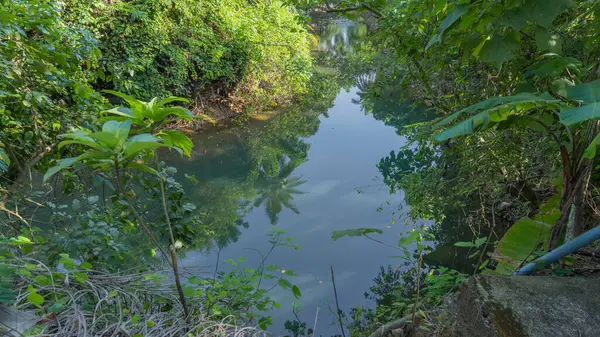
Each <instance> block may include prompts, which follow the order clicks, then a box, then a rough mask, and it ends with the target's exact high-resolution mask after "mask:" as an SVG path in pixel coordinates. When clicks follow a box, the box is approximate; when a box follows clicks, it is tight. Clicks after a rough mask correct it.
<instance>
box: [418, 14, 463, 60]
mask: <svg viewBox="0 0 600 337" xmlns="http://www.w3.org/2000/svg"><path fill="white" fill-rule="evenodd" d="M468 11H469V5H467V4H460V5H457V6H456V7H455V8H454V10H453V11H452V12H450V13H448V15H447V16H446V17H445V18H444V20H442V22H440V26H439V27H438V29H437V31H436V33H435V35H434V36H433V37H432V38H431V40H429V43H427V46H426V47H425V50H427V49H429V47H431V46H433V45H434V44H436V43H440V42H442V37H443V35H444V32H445V31H446V30H447V29H448V28H450V27H452V25H454V23H456V21H458V19H460V18H461V16H463V15H465V13H467V12H468Z"/></svg>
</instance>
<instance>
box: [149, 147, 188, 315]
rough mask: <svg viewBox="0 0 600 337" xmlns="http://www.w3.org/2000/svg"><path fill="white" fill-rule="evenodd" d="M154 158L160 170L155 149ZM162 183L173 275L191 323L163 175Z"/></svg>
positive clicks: (184, 310)
mask: <svg viewBox="0 0 600 337" xmlns="http://www.w3.org/2000/svg"><path fill="white" fill-rule="evenodd" d="M154 160H155V162H156V170H157V171H158V172H160V163H159V162H158V153H157V152H156V151H154ZM158 180H159V183H160V194H161V201H162V208H163V212H164V213H165V221H166V222H167V227H168V228H169V239H170V240H171V244H170V247H169V248H170V251H171V266H172V267H173V274H174V275H173V276H174V277H175V286H176V287H177V293H178V295H179V301H180V302H181V306H182V307H183V312H184V313H185V319H186V322H187V323H188V324H189V323H190V321H189V320H190V318H191V317H190V312H189V309H188V306H187V303H186V301H185V295H184V294H183V288H182V287H181V280H180V279H179V268H178V267H177V254H176V253H175V236H174V235H173V226H172V225H171V219H170V217H169V210H168V209H167V199H166V195H165V194H166V193H165V183H164V179H163V176H162V175H161V176H160V177H159V179H158Z"/></svg>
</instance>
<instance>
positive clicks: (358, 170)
mask: <svg viewBox="0 0 600 337" xmlns="http://www.w3.org/2000/svg"><path fill="white" fill-rule="evenodd" d="M356 97H357V94H356V90H351V91H350V92H345V91H343V90H342V91H341V92H340V94H339V95H338V97H337V99H336V101H335V106H334V107H333V108H332V109H330V111H329V118H325V117H321V125H320V127H319V131H318V132H317V133H316V134H315V135H314V136H312V137H309V138H307V139H306V142H307V143H309V144H311V148H310V150H309V152H308V161H307V162H305V163H303V164H302V165H300V166H298V167H297V168H296V169H295V170H294V172H293V174H292V175H293V176H301V177H302V179H303V180H307V182H306V183H305V184H303V185H301V186H300V187H299V189H300V190H302V191H303V192H305V194H300V195H296V196H295V197H294V203H295V205H296V206H297V208H298V210H299V211H300V214H295V213H294V212H292V211H291V210H289V209H285V208H284V209H283V211H281V213H280V214H279V222H278V224H277V227H279V228H281V229H284V230H286V231H287V233H286V235H289V236H291V237H294V238H296V244H298V245H300V246H301V247H302V248H301V249H300V250H297V251H296V250H294V249H291V248H287V247H281V248H278V249H277V250H276V251H275V252H274V253H273V255H271V257H270V258H269V261H268V262H267V263H268V264H272V265H279V266H281V268H283V269H288V270H293V271H294V272H296V273H298V274H300V276H299V277H293V278H291V279H290V280H291V281H292V283H294V284H297V285H298V286H299V287H300V290H301V291H302V294H303V296H302V297H301V298H300V299H299V300H298V304H299V307H300V313H299V316H300V318H301V319H303V320H305V321H306V322H307V323H308V325H312V322H313V321H314V315H315V310H316V307H317V306H319V307H321V311H320V314H319V316H320V317H319V328H318V329H319V331H318V333H317V334H323V335H324V336H328V335H330V334H335V333H338V328H336V327H335V326H331V327H330V326H329V325H330V323H331V322H332V320H333V316H332V312H330V310H329V308H328V306H329V305H333V302H332V301H333V299H334V298H333V289H332V285H331V275H330V269H329V268H330V265H333V266H334V269H335V273H336V284H337V287H338V293H339V297H340V305H341V306H342V308H343V309H344V310H348V309H350V306H356V305H360V304H365V305H372V304H371V303H368V301H366V300H365V299H364V296H363V293H364V292H365V291H367V290H368V288H369V287H370V286H371V285H372V284H373V282H372V279H373V278H374V277H375V276H376V275H377V273H378V271H379V266H380V265H387V264H392V265H396V264H398V263H399V261H398V260H396V259H393V258H390V257H389V256H391V255H397V254H396V253H397V252H395V251H393V250H392V249H390V248H387V247H384V246H382V245H378V244H376V243H374V242H372V241H369V240H367V239H365V238H343V239H340V240H338V241H332V240H331V233H332V232H333V231H335V230H342V229H351V228H358V227H376V228H380V229H382V230H383V231H384V234H383V235H381V236H379V238H381V239H383V240H385V241H388V242H390V243H392V244H395V243H396V242H397V240H398V238H399V234H400V232H402V231H404V230H405V228H404V225H403V224H402V223H401V222H399V221H397V222H396V224H395V225H392V224H391V223H390V220H391V219H392V218H395V219H398V217H399V215H398V214H395V215H392V212H393V211H394V210H395V206H394V205H398V204H399V203H400V202H401V195H393V196H390V195H389V193H388V188H387V187H386V186H385V185H384V184H383V181H382V178H381V177H380V176H379V171H378V169H377V167H376V164H377V163H378V162H379V160H380V159H381V158H382V157H384V156H386V155H387V154H389V152H390V151H391V150H395V149H398V148H399V147H400V146H402V145H403V144H404V142H405V140H404V139H403V138H401V137H398V136H397V134H396V133H395V130H394V129H393V128H391V127H387V126H385V125H384V124H383V123H382V122H380V121H376V120H375V119H373V117H372V116H371V115H365V114H364V113H363V112H362V111H361V109H360V106H359V105H356V104H353V103H352V102H351V100H352V98H356ZM386 201H389V202H390V205H392V206H386ZM379 207H383V211H378V210H377V209H378V208H379ZM245 220H246V221H247V222H248V223H249V228H248V229H244V230H242V235H241V237H240V239H239V240H238V242H236V243H232V244H230V245H228V246H227V247H226V248H224V249H223V250H222V252H221V255H220V258H221V261H222V260H224V259H228V258H233V259H236V258H238V257H239V256H244V257H246V258H248V262H247V264H248V266H252V267H255V266H257V265H258V263H259V261H260V256H259V255H258V254H257V253H256V252H253V251H251V250H248V249H247V248H254V249H259V250H261V251H266V250H268V248H269V244H268V242H267V234H268V232H269V230H270V229H271V228H272V226H271V225H270V224H269V218H268V216H267V214H266V213H265V210H264V205H262V206H260V207H258V208H255V209H253V210H251V211H250V212H249V213H248V214H247V215H246V217H245ZM387 226H390V227H391V228H387ZM215 258H216V254H214V255H213V256H210V257H205V256H202V255H201V254H199V253H189V254H188V256H187V257H186V259H185V260H184V261H182V262H183V265H187V266H198V265H213V266H214V263H215ZM209 270H212V269H209ZM271 295H272V296H273V297H274V298H275V299H276V300H277V301H279V302H280V303H281V304H282V306H281V308H280V309H278V310H276V311H275V312H273V313H271V315H272V316H273V319H274V325H273V327H272V328H271V331H272V332H273V333H274V334H279V333H284V331H283V323H284V322H285V320H286V319H292V318H293V315H292V312H291V303H292V301H294V300H295V299H294V298H293V296H292V294H291V292H290V291H283V290H281V289H280V288H278V287H276V288H274V289H273V290H272V292H271Z"/></svg>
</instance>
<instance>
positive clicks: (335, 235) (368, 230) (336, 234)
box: [331, 228, 383, 240]
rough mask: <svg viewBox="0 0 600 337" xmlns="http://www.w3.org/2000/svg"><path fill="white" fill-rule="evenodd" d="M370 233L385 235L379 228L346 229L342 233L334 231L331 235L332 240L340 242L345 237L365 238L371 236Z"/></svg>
mask: <svg viewBox="0 0 600 337" xmlns="http://www.w3.org/2000/svg"><path fill="white" fill-rule="evenodd" d="M369 233H377V234H383V231H382V230H381V229H378V228H357V229H344V230H340V231H334V232H333V233H331V239H332V240H338V239H340V238H343V237H345V236H363V235H365V234H369Z"/></svg>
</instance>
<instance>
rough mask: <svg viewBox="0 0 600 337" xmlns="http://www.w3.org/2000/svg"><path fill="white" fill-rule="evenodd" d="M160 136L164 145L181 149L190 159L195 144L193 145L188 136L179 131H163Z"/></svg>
mask: <svg viewBox="0 0 600 337" xmlns="http://www.w3.org/2000/svg"><path fill="white" fill-rule="evenodd" d="M158 136H160V137H161V138H162V140H163V143H164V144H165V145H166V146H168V147H177V148H180V149H181V150H182V151H183V153H184V154H185V155H186V156H188V157H189V156H190V155H191V151H192V147H194V143H192V140H191V139H190V137H188V136H186V135H185V134H184V133H183V132H181V131H177V130H163V131H161V132H160V133H159V134H158Z"/></svg>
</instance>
